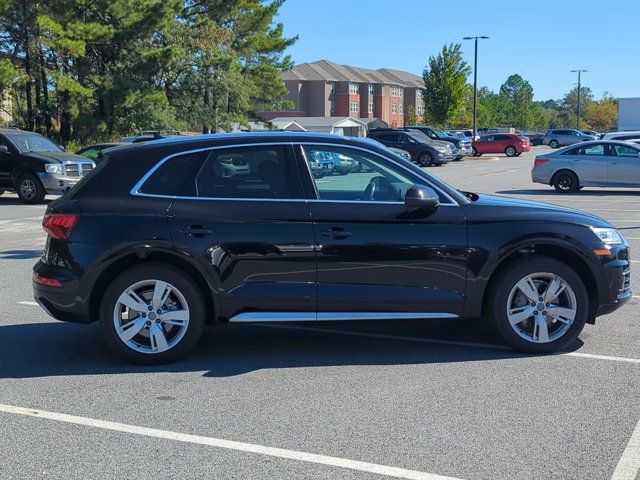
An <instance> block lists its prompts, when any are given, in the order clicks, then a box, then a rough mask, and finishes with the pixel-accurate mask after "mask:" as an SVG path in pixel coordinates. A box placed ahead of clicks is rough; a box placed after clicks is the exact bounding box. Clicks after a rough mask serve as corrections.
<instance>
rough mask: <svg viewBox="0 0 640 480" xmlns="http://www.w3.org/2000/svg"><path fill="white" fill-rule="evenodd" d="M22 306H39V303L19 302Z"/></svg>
mask: <svg viewBox="0 0 640 480" xmlns="http://www.w3.org/2000/svg"><path fill="white" fill-rule="evenodd" d="M18 303H19V304H20V305H33V306H36V307H37V306H38V303H37V302H18Z"/></svg>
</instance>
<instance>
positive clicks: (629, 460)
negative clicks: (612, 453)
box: [611, 421, 640, 480]
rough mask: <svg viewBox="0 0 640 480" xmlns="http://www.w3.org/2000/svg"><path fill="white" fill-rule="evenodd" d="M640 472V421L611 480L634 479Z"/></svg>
mask: <svg viewBox="0 0 640 480" xmlns="http://www.w3.org/2000/svg"><path fill="white" fill-rule="evenodd" d="M638 473H640V421H638V423H637V425H636V428H635V429H634V430H633V433H632V434H631V438H630V439H629V443H627V447H626V448H625V449H624V452H622V456H621V457H620V460H619V461H618V465H616V469H615V470H614V472H613V475H612V476H611V480H634V479H636V478H637V475H638Z"/></svg>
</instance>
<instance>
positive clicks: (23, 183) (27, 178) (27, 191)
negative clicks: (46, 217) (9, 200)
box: [16, 173, 47, 204]
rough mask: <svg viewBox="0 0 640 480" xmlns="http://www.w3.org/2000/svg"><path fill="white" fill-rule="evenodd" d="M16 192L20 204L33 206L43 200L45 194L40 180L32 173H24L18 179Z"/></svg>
mask: <svg viewBox="0 0 640 480" xmlns="http://www.w3.org/2000/svg"><path fill="white" fill-rule="evenodd" d="M16 192H17V193H18V198H20V201H21V202H22V203H26V204H34V203H40V202H42V201H43V200H44V196H45V195H46V194H47V192H46V190H45V189H44V187H43V186H42V182H41V181H40V179H39V178H38V177H37V176H35V175H33V174H32V173H26V174H24V175H22V176H20V178H19V179H18V183H17V184H16Z"/></svg>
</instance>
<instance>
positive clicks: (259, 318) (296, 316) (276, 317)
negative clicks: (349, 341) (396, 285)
mask: <svg viewBox="0 0 640 480" xmlns="http://www.w3.org/2000/svg"><path fill="white" fill-rule="evenodd" d="M432 318H458V315H456V314H455V313H449V312H245V313H240V314H238V315H234V316H233V317H231V318H230V319H229V322H233V323H236V322H238V323H250V322H322V321H348V320H410V319H432Z"/></svg>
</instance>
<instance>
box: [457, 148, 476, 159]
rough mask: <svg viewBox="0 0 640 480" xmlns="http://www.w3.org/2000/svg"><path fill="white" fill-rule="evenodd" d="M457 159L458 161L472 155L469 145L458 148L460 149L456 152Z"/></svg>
mask: <svg viewBox="0 0 640 480" xmlns="http://www.w3.org/2000/svg"><path fill="white" fill-rule="evenodd" d="M456 155H457V158H458V159H460V158H462V157H470V156H471V155H473V149H472V148H471V145H469V146H463V147H460V149H459V150H458V151H457V152H456Z"/></svg>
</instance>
